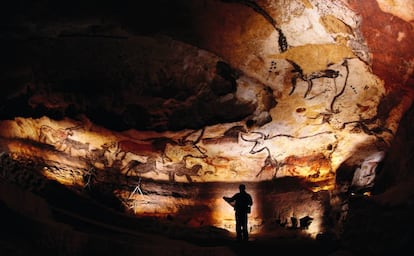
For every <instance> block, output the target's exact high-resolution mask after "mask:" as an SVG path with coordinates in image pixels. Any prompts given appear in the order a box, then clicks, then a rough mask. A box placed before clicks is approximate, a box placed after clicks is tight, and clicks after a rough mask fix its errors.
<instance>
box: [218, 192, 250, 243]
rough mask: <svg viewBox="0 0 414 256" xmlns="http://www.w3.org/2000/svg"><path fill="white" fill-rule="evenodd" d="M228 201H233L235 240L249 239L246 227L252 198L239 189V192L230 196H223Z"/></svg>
mask: <svg viewBox="0 0 414 256" xmlns="http://www.w3.org/2000/svg"><path fill="white" fill-rule="evenodd" d="M223 198H224V200H226V201H227V202H229V203H233V202H234V211H235V217H236V233H237V240H243V241H247V240H249V230H248V227H247V222H248V217H247V214H249V213H250V207H251V206H252V205H253V200H252V197H251V196H250V194H248V193H246V191H244V190H241V191H240V192H239V193H237V194H235V195H234V196H232V197H223Z"/></svg>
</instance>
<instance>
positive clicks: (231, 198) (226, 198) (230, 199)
mask: <svg viewBox="0 0 414 256" xmlns="http://www.w3.org/2000/svg"><path fill="white" fill-rule="evenodd" d="M223 199H224V200H226V201H227V202H229V203H231V202H234V200H236V199H235V196H232V197H227V196H223Z"/></svg>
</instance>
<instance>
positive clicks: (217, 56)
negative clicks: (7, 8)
mask: <svg viewBox="0 0 414 256" xmlns="http://www.w3.org/2000/svg"><path fill="white" fill-rule="evenodd" d="M77 4H78V3H74V6H72V7H71V8H68V9H64V8H63V9H60V8H58V7H56V6H51V7H49V8H51V9H49V10H48V9H44V10H45V15H44V16H42V18H40V17H39V16H38V15H39V14H38V13H37V12H35V11H27V12H23V11H22V10H20V12H22V13H20V16H19V15H17V16H16V17H17V18H16V17H13V18H12V17H11V15H8V16H7V15H6V17H9V18H10V22H9V23H6V24H7V25H6V28H7V29H5V30H4V32H3V33H2V38H3V39H5V40H4V44H5V46H4V47H3V48H2V53H4V54H3V56H4V58H3V62H2V63H1V64H2V67H3V68H2V71H1V72H2V78H1V83H2V84H1V86H2V87H1V88H2V91H3V94H2V95H1V100H2V103H1V108H0V116H1V121H0V135H1V137H0V144H1V149H2V152H4V153H3V154H4V156H5V155H6V154H7V155H10V156H11V157H12V158H13V159H15V160H21V161H27V159H29V160H31V161H35V162H36V163H39V166H43V167H42V168H41V170H38V171H39V173H40V174H41V175H44V176H46V177H48V178H50V179H53V180H57V181H58V182H60V183H62V184H65V185H67V186H69V187H72V188H73V189H75V190H80V191H81V188H91V189H93V190H94V196H96V197H101V198H100V199H101V200H102V201H103V202H105V201H106V202H107V203H108V204H111V200H114V201H115V204H116V202H117V200H120V201H121V202H122V203H121V205H122V206H123V207H124V209H128V210H127V211H129V210H132V212H133V213H135V214H136V215H138V216H142V215H153V216H163V217H165V216H171V217H173V218H175V219H179V220H180V221H181V220H182V221H184V220H185V221H187V223H188V224H189V225H190V226H191V225H196V226H197V225H202V224H200V223H203V224H204V225H207V224H209V225H214V226H217V227H220V228H226V229H229V230H231V229H232V226H231V225H230V224H229V223H230V221H228V220H229V219H230V217H229V216H231V209H230V211H229V210H228V209H226V208H225V206H223V205H221V204H222V202H219V201H216V200H215V199H214V198H215V197H217V198H221V194H223V193H231V192H230V190H227V188H226V189H223V187H222V186H223V184H228V183H239V182H249V184H252V188H253V189H252V190H253V193H255V195H262V194H265V193H266V192H265V191H271V190H272V189H273V187H272V186H277V185H275V184H273V183H271V184H273V185H272V186H270V188H269V187H267V188H262V187H261V186H264V185H262V184H267V183H266V182H272V181H274V180H277V181H278V180H280V179H289V178H293V179H294V180H295V182H299V183H301V182H303V183H301V184H302V185H301V186H299V188H298V187H295V188H292V189H290V188H288V189H286V190H284V191H283V192H282V191H277V192H275V193H270V194H269V195H268V196H257V197H256V201H257V202H258V205H260V206H261V208H260V209H257V212H258V215H255V216H254V218H253V217H252V218H253V219H254V220H252V223H253V224H252V225H253V226H252V227H253V229H254V232H258V233H260V232H259V231H261V230H265V229H266V228H267V227H266V228H265V227H262V226H260V225H261V224H260V223H263V222H264V221H265V220H267V219H272V220H273V221H276V220H277V221H281V222H284V220H285V219H289V218H290V217H291V216H293V215H296V216H298V217H302V216H305V215H309V214H310V213H312V215H313V216H312V217H314V218H315V219H314V222H313V224H312V225H311V228H310V229H309V231H308V232H309V233H310V234H311V235H313V236H316V235H317V233H318V232H322V231H323V230H324V229H325V228H326V229H331V228H332V229H334V230H335V231H338V232H339V231H340V230H341V227H342V222H343V221H344V220H345V219H346V217H347V214H348V209H349V205H348V199H349V198H348V197H349V194H350V193H357V194H364V193H365V195H369V194H370V193H371V190H372V188H373V187H374V186H375V182H376V177H377V173H378V172H379V170H377V166H378V165H379V164H380V163H381V162H382V161H383V160H384V159H385V158H386V157H387V156H390V158H391V159H393V158H392V157H393V152H392V151H390V149H391V145H393V143H395V134H396V132H397V130H398V129H399V123H400V120H401V119H402V117H403V116H404V114H405V113H406V111H407V110H408V109H409V107H410V106H411V104H412V100H413V94H412V89H413V88H412V86H413V83H414V81H413V75H412V74H413V59H414V50H413V48H412V47H411V42H412V41H413V39H414V38H413V36H414V35H413V34H414V33H413V18H412V17H413V14H412V9H413V8H412V7H413V6H412V5H410V4H408V5H404V4H403V1H352V0H349V1H339V0H337V1H322V0H309V1H299V0H297V1H296V0H295V1H293V0H292V1H270V0H260V1H256V2H254V1H205V2H204V1H195V2H192V1H189V2H179V3H178V2H175V1H171V2H168V3H165V2H164V1H162V4H163V6H164V7H166V9H168V8H171V9H172V8H173V7H174V9H175V10H174V11H171V12H168V13H166V12H164V11H163V10H160V9H159V8H158V7H157V6H156V5H155V4H154V5H153V4H150V3H142V5H141V4H137V5H134V4H132V3H129V4H130V5H131V6H130V7H131V8H129V9H128V8H126V9H128V10H123V8H120V7H118V8H120V9H117V8H115V6H117V5H116V4H114V5H111V4H109V6H104V7H101V8H98V9H95V8H93V7H92V6H86V9H85V10H86V11H85V13H78V14H75V13H76V12H71V11H70V10H72V9H76V7H77ZM30 6H31V7H36V6H37V5H36V4H34V3H33V4H31V5H30ZM63 6H66V7H68V4H66V5H65V4H64V5H63ZM84 7H85V6H84ZM133 7H134V8H133ZM37 8H40V9H42V8H46V7H42V6H37ZM111 8H114V10H118V11H119V12H120V13H122V15H121V14H119V13H118V14H117V12H111V11H108V9H111ZM138 9H139V10H140V11H139V12H144V11H142V10H148V12H151V13H153V15H154V16H153V19H151V21H148V20H143V19H142V18H140V16H139V15H136V13H135V12H134V11H133V10H138ZM33 10H34V9H33ZM49 11H50V12H49ZM52 11H56V12H55V13H54V14H52ZM87 11H90V12H91V13H87ZM31 12H32V14H31V15H32V16H30V15H28V14H30V13H31ZM59 15H60V16H59ZM137 16H139V17H137ZM103 17H105V19H104V18H103ZM16 28H18V29H16ZM407 140H408V141H409V140H410V139H407ZM402 144H404V143H400V145H402ZM402 147H403V146H402ZM397 151H398V150H397ZM22 159H26V160H22ZM393 161H397V160H393ZM6 169H7V168H6ZM401 169H403V170H404V171H402V172H404V173H406V172H408V171H406V170H407V169H409V168H407V167H405V166H403V167H401ZM383 173H387V174H388V175H390V176H391V174H389V173H392V172H390V171H385V172H383ZM384 179H385V180H387V179H386V178H384V175H383V176H382V180H380V181H381V182H382V183H381V184H382V185H383V184H386V183H387V182H384ZM210 183H214V184H216V185H215V186H214V188H215V190H213V191H212V192H211V193H210V192H209V193H207V192H203V193H201V192H200V193H199V191H200V189H201V188H202V187H203V186H205V185H206V184H210ZM166 184H170V185H166ZM277 184H279V183H277ZM283 184H284V185H283V186H287V185H286V183H283ZM141 186H142V187H141ZM181 186H184V188H183V187H181ZM141 188H142V189H143V191H142V192H141V193H139V190H137V189H141ZM267 189H269V190H267ZM302 189H306V190H307V192H303V191H302ZM137 191H138V193H137ZM180 191H181V192H180ZM182 191H185V192H184V193H183V192H182ZM312 193H314V194H312ZM318 193H320V194H322V195H324V196H321V197H319V195H320V194H318ZM324 193H329V195H330V199H329V200H328V201H330V202H329V205H325V204H326V200H327V199H326V198H325V196H326V195H325V194H324ZM197 195H203V196H204V197H205V199H204V200H205V201H203V203H204V204H202V203H196V202H195V201H196V198H197ZM311 195H313V196H311ZM180 196H182V197H180ZM322 198H323V199H322ZM380 199H381V198H380ZM382 200H385V201H386V199H382ZM382 200H379V201H380V202H382ZM141 201H147V202H151V204H140V203H142V202H141ZM269 202H273V203H274V204H269ZM298 202H303V205H307V206H309V208H306V207H305V208H304V207H303V205H302V204H301V203H298ZM280 205H286V207H280ZM325 207H326V208H329V211H328V210H327V211H326V212H324V210H323V209H324V208H325ZM181 208H182V209H185V210H183V211H180V210H179V209H181ZM206 209H207V212H208V214H206V213H204V214H203V213H200V212H202V211H204V210H206ZM276 215H278V216H276ZM325 218H328V219H329V220H330V221H327V222H324V221H323V220H324V219H325ZM223 219H224V220H223ZM326 223H330V224H326ZM332 223H333V224H332ZM319 224H321V225H319ZM319 226H320V229H319V228H316V227H319Z"/></svg>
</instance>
